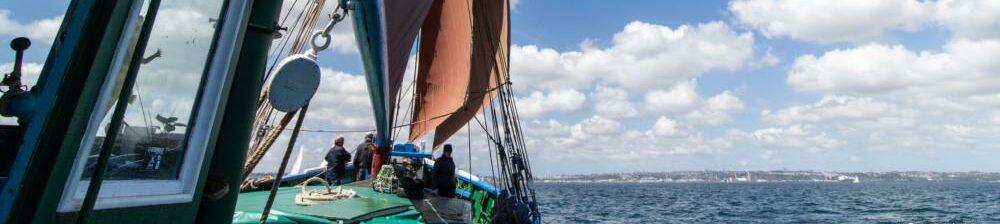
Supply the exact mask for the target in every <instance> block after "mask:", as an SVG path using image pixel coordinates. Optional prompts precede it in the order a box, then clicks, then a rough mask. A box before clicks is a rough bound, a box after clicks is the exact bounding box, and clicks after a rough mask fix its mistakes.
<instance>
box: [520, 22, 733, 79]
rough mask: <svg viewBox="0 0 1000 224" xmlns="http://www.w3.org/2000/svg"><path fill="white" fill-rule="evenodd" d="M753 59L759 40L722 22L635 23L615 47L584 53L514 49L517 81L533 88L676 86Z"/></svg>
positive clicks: (587, 46) (588, 48)
mask: <svg viewBox="0 0 1000 224" xmlns="http://www.w3.org/2000/svg"><path fill="white" fill-rule="evenodd" d="M752 57H753V36H752V35H751V34H750V33H737V32H735V31H733V30H731V29H730V28H729V26H727V25H726V24H725V23H722V22H710V23H702V24H697V25H693V26H689V25H681V26H678V27H676V28H671V27H667V26H662V25H657V24H650V23H644V22H638V21H636V22H631V23H629V24H628V25H626V26H625V28H624V29H623V30H622V31H621V32H618V33H616V34H615V35H614V38H613V41H612V46H610V47H608V48H600V47H597V46H593V44H592V41H584V42H583V43H582V44H581V49H580V50H579V51H568V52H558V51H556V50H553V49H548V48H541V47H537V46H534V45H528V46H517V45H515V46H513V47H512V48H511V74H512V75H513V76H514V77H513V79H516V80H521V82H526V83H530V84H531V85H532V86H529V87H530V88H539V89H560V88H572V87H586V86H589V85H590V84H591V82H593V81H595V80H603V81H606V82H610V83H614V84H618V85H619V86H621V87H624V88H627V89H636V90H647V89H655V88H658V87H661V86H671V85H675V84H676V83H678V82H684V81H687V80H690V79H691V78H695V77H698V76H700V75H702V74H704V73H705V72H708V71H711V70H732V69H738V68H741V67H743V66H744V65H745V64H747V62H748V61H749V60H750V59H751V58H752Z"/></svg>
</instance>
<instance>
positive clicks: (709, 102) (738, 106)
mask: <svg viewBox="0 0 1000 224" xmlns="http://www.w3.org/2000/svg"><path fill="white" fill-rule="evenodd" d="M694 83H695V82H694V81H691V82H683V83H680V84H678V85H677V86H674V87H673V89H671V90H670V91H659V90H654V91H651V92H647V93H646V97H645V104H644V105H645V106H646V108H647V109H649V110H650V111H652V112H658V113H674V114H684V116H683V117H684V119H685V120H687V121H688V122H690V123H691V124H708V125H721V124H724V123H727V122H729V121H730V120H731V118H730V116H729V113H731V112H735V111H739V110H742V109H743V101H742V100H740V99H739V98H738V97H736V95H734V94H733V93H732V92H731V91H728V90H727V91H723V92H722V93H719V94H718V95H715V96H712V97H710V98H708V99H702V97H701V96H699V95H698V93H697V91H695V88H694Z"/></svg>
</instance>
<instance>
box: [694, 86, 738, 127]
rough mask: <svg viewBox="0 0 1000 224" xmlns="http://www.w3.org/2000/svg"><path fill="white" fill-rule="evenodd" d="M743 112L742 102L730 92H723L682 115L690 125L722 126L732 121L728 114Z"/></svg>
mask: <svg viewBox="0 0 1000 224" xmlns="http://www.w3.org/2000/svg"><path fill="white" fill-rule="evenodd" d="M740 110H743V101H742V100H740V98H738V97H736V95H734V94H733V93H732V92H731V91H728V90H727V91H723V92H722V93H719V94H718V95H715V96H713V97H711V98H708V99H707V100H705V101H703V102H702V103H701V107H699V108H698V109H697V110H693V111H690V112H688V113H686V114H685V115H684V118H685V119H687V120H688V121H689V122H691V123H692V124H707V125H722V124H725V123H728V122H730V121H731V120H732V118H731V117H730V115H729V114H730V113H732V112H735V111H740Z"/></svg>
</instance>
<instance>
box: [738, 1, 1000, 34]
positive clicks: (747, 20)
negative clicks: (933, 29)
mask: <svg viewBox="0 0 1000 224" xmlns="http://www.w3.org/2000/svg"><path fill="white" fill-rule="evenodd" d="M729 11H730V12H731V13H732V14H733V15H734V17H735V19H736V20H737V21H739V22H740V23H742V24H745V25H747V26H749V27H752V28H754V29H757V30H759V31H760V32H761V33H762V34H764V36H766V37H768V38H777V37H789V38H792V39H798V40H805V41H810V42H818V43H830V42H840V41H847V42H855V43H860V42H867V41H873V40H878V39H881V38H884V37H885V36H888V34H890V33H892V32H893V31H907V32H912V31H917V30H919V29H920V28H922V27H928V26H930V25H940V26H943V27H945V28H946V29H949V30H951V31H952V32H953V33H954V35H955V36H957V37H961V38H989V37H998V36H1000V31H998V30H1000V23H997V21H1000V3H998V2H997V1H992V0H941V1H917V0H882V1H866V0H842V1H796V0H737V1H732V2H730V4H729Z"/></svg>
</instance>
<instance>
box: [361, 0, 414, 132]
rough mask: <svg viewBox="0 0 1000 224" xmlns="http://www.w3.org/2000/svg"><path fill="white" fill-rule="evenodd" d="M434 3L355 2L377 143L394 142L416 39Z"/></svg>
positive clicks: (411, 1) (407, 1)
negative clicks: (394, 127) (400, 98)
mask: <svg viewBox="0 0 1000 224" xmlns="http://www.w3.org/2000/svg"><path fill="white" fill-rule="evenodd" d="M432 2H433V1H431V0H405V1H384V0H354V1H353V2H352V3H353V4H354V11H355V13H354V33H355V37H356V38H357V41H358V49H359V51H360V52H361V57H362V59H363V61H364V68H365V81H366V82H367V84H368V93H369V97H370V98H371V102H372V112H373V113H374V115H375V130H376V134H375V144H376V145H378V146H379V147H380V148H382V147H389V145H390V144H391V143H392V124H393V121H394V120H395V117H394V114H395V113H394V112H395V108H396V104H397V98H398V95H399V89H400V86H402V83H403V75H404V73H405V70H406V64H407V61H408V58H409V56H410V51H411V48H412V47H413V42H414V38H416V35H417V33H418V32H419V29H420V25H421V24H423V23H424V18H425V17H426V16H427V13H428V10H429V9H430V8H431V3H432Z"/></svg>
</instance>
